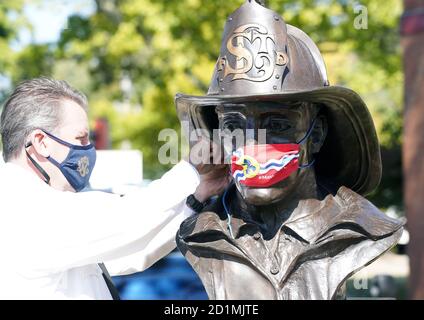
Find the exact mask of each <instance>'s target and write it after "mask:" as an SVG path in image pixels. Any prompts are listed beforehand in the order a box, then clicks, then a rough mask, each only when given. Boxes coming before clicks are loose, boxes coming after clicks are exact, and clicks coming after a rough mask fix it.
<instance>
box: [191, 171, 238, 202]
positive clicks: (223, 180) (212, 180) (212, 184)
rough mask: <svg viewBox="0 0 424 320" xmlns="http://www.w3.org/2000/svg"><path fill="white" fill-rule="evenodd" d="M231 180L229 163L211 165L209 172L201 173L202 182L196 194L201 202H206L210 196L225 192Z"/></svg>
mask: <svg viewBox="0 0 424 320" xmlns="http://www.w3.org/2000/svg"><path fill="white" fill-rule="evenodd" d="M230 181H231V175H230V174H229V172H228V166H227V165H225V164H221V165H211V167H209V171H208V172H207V173H204V174H200V184H199V186H198V187H197V189H196V192H195V193H194V196H195V198H196V199H197V200H199V201H200V202H205V201H206V200H207V199H209V198H210V197H213V196H215V195H220V194H221V193H222V192H224V190H225V188H226V187H227V186H228V184H229V183H230Z"/></svg>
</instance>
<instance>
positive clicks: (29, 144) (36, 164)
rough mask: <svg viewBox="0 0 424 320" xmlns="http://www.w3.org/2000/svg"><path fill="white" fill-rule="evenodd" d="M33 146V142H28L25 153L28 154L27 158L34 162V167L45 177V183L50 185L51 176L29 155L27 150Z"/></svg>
mask: <svg viewBox="0 0 424 320" xmlns="http://www.w3.org/2000/svg"><path fill="white" fill-rule="evenodd" d="M31 146H32V142H31V141H30V142H28V143H27V144H26V145H25V153H26V156H27V157H28V159H29V160H30V161H31V162H32V164H33V165H34V167H35V168H36V169H37V170H38V172H40V173H41V175H42V176H43V177H44V179H45V180H44V182H45V183H47V184H48V185H50V176H49V175H48V174H47V172H46V171H45V170H44V169H43V168H41V166H40V165H39V164H38V163H37V162H36V161H35V160H34V159H33V158H32V157H31V156H30V155H29V153H28V151H27V148H29V147H31Z"/></svg>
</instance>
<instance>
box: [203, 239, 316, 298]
mask: <svg viewBox="0 0 424 320" xmlns="http://www.w3.org/2000/svg"><path fill="white" fill-rule="evenodd" d="M228 245H231V244H228ZM231 249H232V250H233V252H237V253H238V254H237V255H236V256H234V255H229V256H226V257H225V258H224V259H222V260H217V261H214V262H213V264H215V265H216V267H213V266H212V267H213V268H214V269H215V270H214V271H213V272H212V273H211V276H212V277H214V279H212V280H213V283H215V284H217V283H220V284H223V285H219V286H215V295H216V298H217V299H221V298H222V299H284V298H285V296H286V295H287V293H286V292H285V291H286V289H285V286H286V280H288V279H289V278H290V276H291V275H292V273H293V272H295V271H296V270H295V269H294V268H295V267H296V263H297V262H298V260H299V258H301V256H302V254H303V253H305V252H306V251H307V250H308V249H309V245H307V244H305V243H303V242H301V241H299V240H297V239H295V238H293V237H291V236H289V235H287V234H285V233H284V232H281V233H280V234H279V235H277V236H276V237H275V238H273V239H269V240H266V239H263V236H262V235H261V234H260V233H255V234H253V235H246V236H243V237H240V238H238V239H237V240H236V245H235V246H234V247H233V248H231Z"/></svg>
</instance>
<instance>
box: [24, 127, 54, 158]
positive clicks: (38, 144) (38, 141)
mask: <svg viewBox="0 0 424 320" xmlns="http://www.w3.org/2000/svg"><path fill="white" fill-rule="evenodd" d="M28 142H31V145H32V146H33V148H34V149H35V151H36V153H37V154H38V155H40V156H42V157H44V158H47V157H48V156H50V152H49V143H50V142H51V141H49V139H47V135H46V134H45V133H44V132H43V131H41V130H39V129H36V130H34V131H33V132H32V133H31V134H30V136H29V141H28Z"/></svg>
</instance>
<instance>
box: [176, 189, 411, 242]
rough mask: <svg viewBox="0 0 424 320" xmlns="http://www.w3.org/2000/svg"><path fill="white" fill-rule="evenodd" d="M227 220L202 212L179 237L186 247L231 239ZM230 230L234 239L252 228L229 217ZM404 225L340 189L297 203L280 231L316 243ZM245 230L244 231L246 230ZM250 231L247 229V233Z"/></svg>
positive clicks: (390, 230) (372, 236)
mask: <svg viewBox="0 0 424 320" xmlns="http://www.w3.org/2000/svg"><path fill="white" fill-rule="evenodd" d="M227 222H228V220H227V219H222V218H220V217H219V215H218V214H217V213H216V212H213V211H208V212H203V213H201V214H199V215H197V216H195V217H192V218H189V219H187V220H186V221H185V222H184V223H183V224H182V225H181V228H180V232H179V237H180V239H181V240H183V241H184V242H186V243H187V244H188V243H190V242H197V243H199V242H201V243H203V244H206V243H207V242H209V240H210V241H214V240H219V239H223V238H225V239H226V240H229V241H230V242H231V241H233V239H232V238H231V236H230V233H229V231H228V229H227ZM231 223H232V228H233V232H234V236H235V238H236V239H237V237H238V234H239V232H240V230H242V229H243V230H244V233H246V232H250V230H251V231H252V233H254V232H255V231H254V229H255V228H254V226H253V225H252V224H249V223H246V222H245V221H243V220H242V219H238V218H235V217H233V219H232V221H231ZM403 224H404V221H403V220H396V219H392V218H390V217H388V216H386V215H385V214H384V213H382V212H381V211H380V210H378V209H377V208H376V207H375V206H374V205H373V204H372V203H370V202H369V201H368V200H366V199H365V198H363V197H362V196H360V195H359V194H357V193H355V192H354V191H352V190H350V189H349V188H346V187H340V188H339V190H338V192H337V194H336V195H335V196H333V195H331V194H329V195H327V196H326V197H325V198H324V199H323V200H316V199H307V200H301V201H300V202H299V204H298V206H297V208H296V209H295V210H294V211H293V213H292V214H291V215H290V217H289V218H288V219H287V220H286V221H285V222H284V223H283V224H282V226H281V228H289V229H290V230H292V231H293V232H294V233H295V235H297V236H298V237H300V238H302V239H303V240H304V241H306V242H308V243H316V242H319V241H320V240H321V239H323V238H324V237H325V236H326V235H327V234H328V233H329V232H331V231H332V230H334V229H349V230H350V231H351V232H352V231H353V232H356V233H358V234H362V235H363V236H365V237H367V238H370V239H374V240H376V239H379V238H381V237H385V236H387V235H389V234H391V233H393V232H394V231H396V230H398V229H399V228H400V227H401V226H402V225H403ZM246 229H247V230H246ZM249 229H250V230H249Z"/></svg>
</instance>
